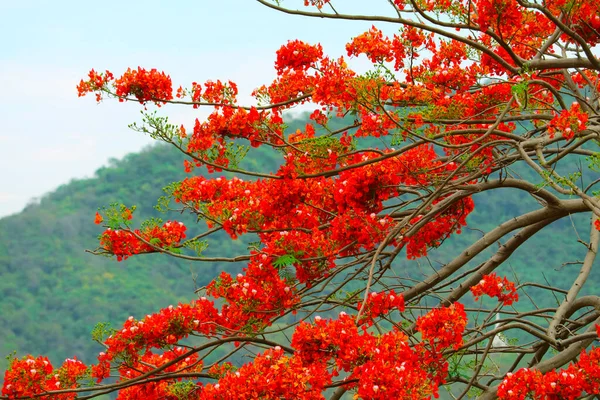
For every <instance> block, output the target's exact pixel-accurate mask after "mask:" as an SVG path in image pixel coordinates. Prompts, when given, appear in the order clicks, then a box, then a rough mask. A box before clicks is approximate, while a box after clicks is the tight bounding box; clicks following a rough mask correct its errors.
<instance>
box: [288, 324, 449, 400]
mask: <svg viewBox="0 0 600 400" xmlns="http://www.w3.org/2000/svg"><path fill="white" fill-rule="evenodd" d="M292 346H293V347H294V348H295V349H296V350H297V352H296V355H297V356H298V357H300V358H301V359H302V360H303V362H304V363H305V364H308V365H311V364H322V363H327V362H328V360H330V359H333V360H334V361H335V365H336V367H337V368H336V369H334V370H333V371H332V372H331V375H326V376H327V377H330V376H332V375H333V376H335V375H338V374H339V373H340V371H345V372H349V373H350V374H349V375H348V377H347V378H346V381H347V382H348V384H347V386H348V388H349V389H352V388H356V389H357V392H358V395H359V396H360V398H362V399H381V400H384V399H424V398H428V396H430V395H432V394H434V395H435V394H436V393H437V387H438V386H439V385H440V384H441V383H443V382H444V379H445V376H446V371H447V362H446V361H445V360H444V359H443V358H442V357H441V355H440V353H439V352H432V351H430V350H427V349H426V348H425V347H424V346H423V345H421V344H419V345H417V347H416V348H414V349H413V348H411V347H410V346H409V345H408V343H407V337H406V335H405V334H404V333H402V332H400V331H398V330H392V331H390V332H388V333H386V334H383V335H381V336H375V335H373V334H371V333H369V332H368V331H366V329H361V330H359V329H358V326H357V324H356V322H355V321H354V319H353V318H352V317H350V316H349V315H347V314H345V313H340V316H339V318H338V319H337V320H329V321H326V320H324V319H322V318H320V317H315V323H314V324H308V323H306V322H302V323H301V324H300V325H298V327H297V328H296V331H295V333H294V336H293V337H292ZM324 376H325V375H324ZM327 379H329V378H327Z"/></svg>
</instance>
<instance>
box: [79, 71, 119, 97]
mask: <svg viewBox="0 0 600 400" xmlns="http://www.w3.org/2000/svg"><path fill="white" fill-rule="evenodd" d="M88 78H89V79H88V80H87V81H84V80H83V79H82V80H81V81H80V82H79V85H77V93H78V95H79V97H82V96H85V95H86V94H88V93H93V92H96V101H100V100H102V91H103V90H104V89H105V88H106V85H107V84H108V83H109V82H111V81H112V80H113V79H114V76H113V74H112V72H110V71H106V72H104V73H99V72H96V71H94V70H93V69H92V70H91V71H90V72H89V74H88Z"/></svg>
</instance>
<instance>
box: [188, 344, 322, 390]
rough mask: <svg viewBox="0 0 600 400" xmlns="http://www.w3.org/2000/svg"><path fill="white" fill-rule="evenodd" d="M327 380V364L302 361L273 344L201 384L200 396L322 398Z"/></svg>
mask: <svg viewBox="0 0 600 400" xmlns="http://www.w3.org/2000/svg"><path fill="white" fill-rule="evenodd" d="M330 382H331V379H330V376H329V374H328V372H327V369H326V364H324V363H310V364H305V363H304V362H303V360H302V359H301V358H299V357H297V356H296V355H293V356H286V355H285V354H284V351H283V350H282V349H281V348H280V347H275V348H273V349H270V350H267V351H265V352H264V353H263V354H259V355H257V356H256V357H255V358H254V360H253V362H252V363H249V364H246V365H244V366H242V367H241V368H240V369H238V370H237V371H229V372H226V373H225V375H224V376H223V377H222V378H221V379H219V382H218V383H216V384H207V385H206V386H204V388H203V390H202V393H201V395H200V397H199V399H201V400H217V399H220V400H237V399H252V398H256V399H265V400H278V399H282V398H288V399H299V400H321V399H323V395H322V394H321V393H322V391H323V389H324V386H325V385H327V384H329V383H330Z"/></svg>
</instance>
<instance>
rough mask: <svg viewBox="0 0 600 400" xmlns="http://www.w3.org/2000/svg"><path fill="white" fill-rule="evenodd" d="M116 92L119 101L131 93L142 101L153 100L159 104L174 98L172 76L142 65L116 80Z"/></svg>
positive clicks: (128, 69)
mask: <svg viewBox="0 0 600 400" xmlns="http://www.w3.org/2000/svg"><path fill="white" fill-rule="evenodd" d="M115 92H116V95H117V96H119V101H125V98H126V97H127V96H129V95H133V96H135V97H136V98H137V99H138V101H139V102H140V103H142V104H143V103H146V102H148V101H153V102H155V103H156V104H157V105H160V104H161V103H165V102H167V101H168V100H171V99H173V88H172V83H171V77H170V76H168V75H166V74H165V73H164V72H158V71H157V70H156V69H154V68H153V69H151V70H150V71H147V70H145V69H144V68H142V67H138V69H137V70H135V69H133V70H132V69H131V68H127V71H126V72H125V73H124V74H123V75H122V76H121V77H120V78H118V79H117V80H115Z"/></svg>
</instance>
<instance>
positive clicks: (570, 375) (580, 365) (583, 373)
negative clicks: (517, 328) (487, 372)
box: [498, 348, 600, 400]
mask: <svg viewBox="0 0 600 400" xmlns="http://www.w3.org/2000/svg"><path fill="white" fill-rule="evenodd" d="M583 393H587V394H598V393H600V348H593V349H592V350H591V351H590V352H589V353H587V352H586V351H585V350H584V351H582V352H581V354H580V356H579V361H577V362H575V363H573V364H570V365H569V366H568V367H567V368H565V369H562V370H560V371H554V370H552V371H549V372H547V373H545V374H542V373H541V372H540V371H538V370H534V369H528V368H523V369H520V370H518V371H517V372H515V373H508V374H507V375H506V378H504V380H503V381H502V383H501V384H500V386H499V387H498V398H499V399H501V400H523V399H525V398H533V399H536V400H546V399H561V400H575V399H578V398H580V397H581V395H582V394H583Z"/></svg>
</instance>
